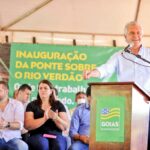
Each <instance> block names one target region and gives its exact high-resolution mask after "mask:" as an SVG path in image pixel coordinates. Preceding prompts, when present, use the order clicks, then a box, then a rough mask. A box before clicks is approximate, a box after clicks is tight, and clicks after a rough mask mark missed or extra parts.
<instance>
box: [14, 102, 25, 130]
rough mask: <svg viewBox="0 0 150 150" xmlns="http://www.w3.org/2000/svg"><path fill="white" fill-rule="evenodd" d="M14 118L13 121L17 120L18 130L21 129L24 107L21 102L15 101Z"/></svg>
mask: <svg viewBox="0 0 150 150" xmlns="http://www.w3.org/2000/svg"><path fill="white" fill-rule="evenodd" d="M15 106H16V109H15V119H14V121H16V122H19V124H20V130H22V129H23V126H24V107H23V105H22V103H21V102H18V101H17V102H15Z"/></svg>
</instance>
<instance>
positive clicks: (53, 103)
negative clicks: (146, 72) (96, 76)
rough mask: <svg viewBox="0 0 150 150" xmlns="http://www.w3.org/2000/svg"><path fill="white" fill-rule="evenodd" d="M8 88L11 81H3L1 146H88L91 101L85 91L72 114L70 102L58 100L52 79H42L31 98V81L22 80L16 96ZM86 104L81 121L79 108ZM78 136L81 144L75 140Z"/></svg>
mask: <svg viewBox="0 0 150 150" xmlns="http://www.w3.org/2000/svg"><path fill="white" fill-rule="evenodd" d="M8 92H9V88H8V84H7V83H6V82H5V81H0V149H1V150H28V149H29V150H50V149H52V150H67V149H70V150H74V149H78V147H79V146H82V147H84V146H83V145H85V147H88V141H89V140H88V138H89V124H90V122H89V120H90V115H89V114H90V113H89V110H90V109H89V104H90V103H88V102H89V101H87V97H86V94H85V93H84V92H82V91H80V92H78V93H77V94H76V97H75V101H76V102H77V106H76V109H74V110H72V111H74V112H72V111H71V112H72V113H73V116H72V117H71V113H70V111H69V110H68V109H67V106H65V105H64V104H63V103H62V102H60V101H59V100H58V98H57V95H58V91H57V89H56V88H55V87H54V85H53V84H52V83H51V82H50V81H48V80H41V81H40V82H39V84H38V94H37V99H36V100H34V101H31V102H30V95H31V92H32V89H31V87H30V86H29V85H28V84H22V85H21V86H20V87H19V89H17V90H15V91H14V98H9V97H8ZM82 105H84V107H85V112H84V114H85V116H84V120H83V121H82V122H80V120H79V119H80V117H81V115H83V114H80V116H78V111H79V110H80V111H81V109H82V107H83V106H82ZM79 108H80V109H79ZM78 109H79V110H78ZM86 109H87V111H86ZM87 112H88V114H86V113H87ZM81 113H83V112H81ZM77 118H78V122H77V120H76V119H77ZM70 121H71V123H70ZM75 124H76V125H75ZM74 125H75V126H74ZM83 129H84V131H82V130H83ZM84 133H86V135H84ZM78 136H79V137H80V138H79V139H78V141H81V142H80V144H79V146H78V143H76V140H75V139H76V137H78ZM35 141H36V142H35ZM82 142H83V144H82V145H81V143H82ZM72 143H74V144H72ZM76 145H77V146H76ZM74 147H75V148H74ZM81 149H82V148H81Z"/></svg>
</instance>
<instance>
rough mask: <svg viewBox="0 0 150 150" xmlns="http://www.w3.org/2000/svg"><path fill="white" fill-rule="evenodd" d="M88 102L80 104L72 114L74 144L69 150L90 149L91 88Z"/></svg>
mask: <svg viewBox="0 0 150 150" xmlns="http://www.w3.org/2000/svg"><path fill="white" fill-rule="evenodd" d="M86 95H87V103H85V104H81V105H80V106H78V107H77V108H76V109H75V111H74V113H73V116H72V119H71V124H70V131H69V134H70V137H71V138H72V145H71V146H70V148H69V150H88V149H89V130H90V101H91V88H90V87H88V88H87V91H86Z"/></svg>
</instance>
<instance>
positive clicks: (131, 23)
mask: <svg viewBox="0 0 150 150" xmlns="http://www.w3.org/2000/svg"><path fill="white" fill-rule="evenodd" d="M134 25H137V26H140V27H141V25H140V24H139V23H138V22H137V21H131V22H129V23H127V24H126V25H125V28H124V34H125V35H126V34H127V33H128V28H129V27H130V26H134ZM141 32H142V34H143V29H142V27H141Z"/></svg>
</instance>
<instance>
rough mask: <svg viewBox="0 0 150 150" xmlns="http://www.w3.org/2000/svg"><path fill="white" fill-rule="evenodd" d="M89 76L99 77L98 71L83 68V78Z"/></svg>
mask: <svg viewBox="0 0 150 150" xmlns="http://www.w3.org/2000/svg"><path fill="white" fill-rule="evenodd" d="M91 77H100V72H99V71H98V70H96V69H95V70H91V71H89V70H84V71H83V79H85V80H86V79H89V78H91Z"/></svg>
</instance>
